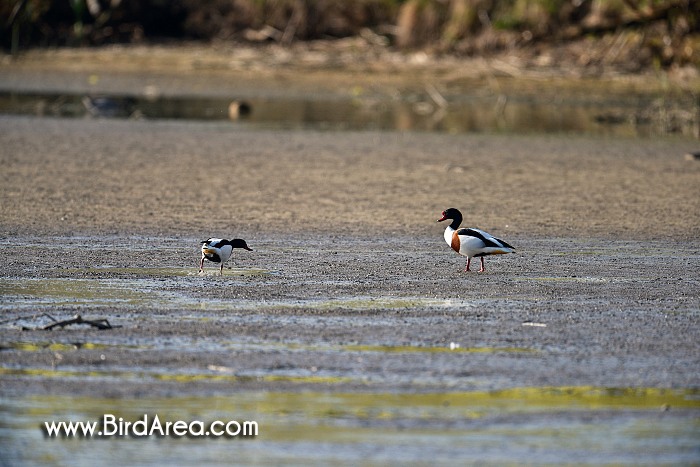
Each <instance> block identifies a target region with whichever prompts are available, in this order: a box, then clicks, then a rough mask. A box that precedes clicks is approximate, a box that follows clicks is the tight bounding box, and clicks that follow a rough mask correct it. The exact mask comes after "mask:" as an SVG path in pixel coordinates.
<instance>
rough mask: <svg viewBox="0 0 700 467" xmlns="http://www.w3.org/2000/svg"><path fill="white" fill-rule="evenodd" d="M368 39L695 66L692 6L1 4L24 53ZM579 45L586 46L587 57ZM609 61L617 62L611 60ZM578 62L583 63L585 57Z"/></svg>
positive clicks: (374, 0) (222, 0)
mask: <svg viewBox="0 0 700 467" xmlns="http://www.w3.org/2000/svg"><path fill="white" fill-rule="evenodd" d="M354 36H363V37H371V38H373V39H372V40H373V41H374V42H375V43H378V44H380V45H387V46H393V47H396V48H399V49H418V48H419V49H423V50H428V51H430V52H435V53H452V54H457V55H487V54H489V53H494V52H501V51H507V50H513V49H526V48H531V49H537V48H538V47H539V48H541V47H547V46H561V45H566V44H577V43H578V44H581V45H580V46H579V49H574V50H573V52H574V53H580V54H581V55H582V56H583V55H585V54H586V53H587V54H588V55H595V48H596V47H598V46H599V44H600V43H601V41H607V42H605V44H607V45H605V48H606V50H605V57H606V58H607V59H608V60H610V61H615V62H616V63H622V62H625V61H627V62H629V63H630V64H631V65H630V66H629V68H630V69H635V68H636V69H639V68H642V67H648V66H654V67H662V68H666V67H670V66H673V65H686V64H691V65H695V66H698V65H700V58H699V56H700V54H699V52H698V49H700V1H699V0H355V1H347V0H3V1H2V2H0V41H1V43H2V46H3V48H4V49H5V50H7V51H10V52H12V53H16V52H18V51H19V50H21V49H24V48H29V47H45V46H88V45H101V44H109V43H141V42H156V41H157V42H162V41H174V40H202V41H215V40H219V41H235V42H243V41H248V42H263V41H275V42H279V43H282V44H290V43H292V42H294V41H307V40H315V39H337V38H344V37H354ZM585 48H588V49H591V50H589V51H588V52H586V50H585ZM613 59H614V60H613ZM582 64H583V65H585V64H586V63H585V58H584V59H583V61H582Z"/></svg>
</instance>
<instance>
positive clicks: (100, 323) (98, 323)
mask: <svg viewBox="0 0 700 467" xmlns="http://www.w3.org/2000/svg"><path fill="white" fill-rule="evenodd" d="M37 316H45V317H47V318H49V319H50V320H51V321H53V323H52V324H49V325H47V326H44V327H42V328H28V327H26V326H22V330H23V331H36V330H37V329H41V330H43V331H50V330H52V329H53V328H63V327H66V326H70V325H71V324H87V325H88V326H92V327H95V328H97V329H100V330H102V329H114V328H120V327H121V326H112V325H111V324H110V322H109V321H107V319H84V318H83V317H82V316H80V315H75V316H73V317H72V318H70V319H65V320H63V321H59V320H57V319H56V318H54V317H53V316H51V315H50V314H48V313H41V314H40V315H32V316H19V317H17V318H12V319H8V320H4V321H1V322H0V324H5V323H9V322H11V321H20V320H25V319H35V318H36V317H37Z"/></svg>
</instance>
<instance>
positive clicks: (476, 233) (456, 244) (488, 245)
mask: <svg viewBox="0 0 700 467" xmlns="http://www.w3.org/2000/svg"><path fill="white" fill-rule="evenodd" d="M447 219H451V220H452V223H451V224H450V225H448V226H447V228H446V229H445V241H446V242H447V244H448V245H450V247H452V249H453V250H454V251H456V252H457V253H459V254H460V255H462V256H466V257H467V267H466V268H464V272H467V271H470V269H469V265H470V264H471V261H472V258H475V257H476V258H479V259H481V269H479V272H484V271H485V270H486V269H485V268H484V256H488V255H505V254H507V253H515V248H513V247H512V246H510V245H508V244H507V243H506V242H504V241H503V240H501V239H500V238H496V237H494V236H493V235H491V234H489V233H487V232H484V231H483V230H479V229H474V228H463V229H460V228H459V224H461V223H462V213H461V212H459V210H458V209H455V208H449V209H445V210H444V211H443V212H442V217H441V218H440V219H438V220H437V221H438V222H442V221H445V220H447Z"/></svg>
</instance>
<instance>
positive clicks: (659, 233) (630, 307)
mask: <svg viewBox="0 0 700 467" xmlns="http://www.w3.org/2000/svg"><path fill="white" fill-rule="evenodd" d="M1 124H2V126H3V130H4V131H3V132H2V134H1V135H0V140H1V142H2V144H1V145H0V147H2V148H3V149H2V165H3V173H2V178H3V183H2V188H1V190H2V199H3V203H2V230H3V240H2V244H1V248H0V251H1V252H2V256H3V261H4V264H5V265H6V267H5V268H4V269H3V271H2V281H3V284H4V286H3V287H4V290H3V296H4V298H3V302H4V308H5V311H4V313H3V326H2V336H3V341H4V342H7V343H13V342H14V343H16V342H27V341H36V342H46V341H51V342H53V341H56V340H57V341H59V342H63V341H64V340H67V341H69V342H73V341H74V340H75V339H78V340H81V339H83V340H84V339H87V340H89V341H90V342H93V343H109V344H110V345H112V344H114V345H116V347H115V348H114V349H112V350H110V352H113V355H114V360H113V359H112V358H109V359H108V360H106V361H100V362H99V365H100V368H101V369H102V370H105V369H108V368H110V364H114V365H118V366H122V365H124V364H125V363H126V364H128V365H129V366H136V367H142V368H151V369H155V368H170V369H171V371H174V372H175V373H179V372H182V371H185V370H186V369H187V371H195V370H196V369H200V370H202V371H205V372H206V371H209V370H207V368H208V367H209V366H211V365H213V366H214V367H224V368H229V364H228V363H227V360H228V359H229V358H230V350H229V349H227V348H226V347H225V346H224V347H222V351H221V353H220V354H219V353H217V351H216V350H215V348H216V344H215V343H216V342H217V340H222V339H223V340H225V341H229V340H234V341H240V342H243V343H248V342H254V343H255V342H257V343H258V344H265V343H270V342H272V343H281V344H284V345H304V346H310V349H311V350H308V351H307V352H305V351H302V352H294V353H292V354H289V355H284V356H281V355H279V354H278V353H276V352H273V353H266V352H263V353H255V354H254V357H253V356H249V357H247V358H246V359H245V360H240V359H236V362H237V363H236V364H235V365H234V366H233V368H234V369H236V371H238V369H239V367H238V365H243V367H245V368H247V367H252V368H267V369H268V370H269V369H270V368H274V367H275V366H276V365H280V364H281V363H280V362H279V359H282V360H284V361H285V363H284V364H283V365H284V366H285V367H286V366H287V365H289V366H290V367H291V368H296V369H298V370H299V371H302V370H303V369H308V368H310V367H314V368H316V370H317V371H320V372H321V373H323V371H324V360H323V358H319V356H318V355H316V354H317V353H318V351H317V350H315V349H314V346H316V345H320V346H321V347H322V348H323V346H334V345H352V346H358V347H357V349H356V350H357V351H361V350H362V349H363V346H367V347H368V348H369V349H375V350H376V348H387V347H388V348H391V347H397V346H398V347H399V348H400V347H401V346H408V347H409V348H414V347H415V348H418V349H421V348H436V347H438V348H447V347H448V346H449V345H450V344H451V343H453V344H456V345H459V346H461V347H462V348H464V347H466V348H481V347H483V348H486V349H495V355H492V354H491V353H486V354H477V355H472V354H469V353H464V354H463V356H468V357H469V361H470V362H471V363H469V365H468V366H467V367H465V362H461V361H458V362H454V363H455V364H449V363H445V364H444V366H443V365H442V364H441V365H439V366H438V367H437V368H436V367H435V365H436V362H434V361H433V359H432V358H431V359H426V358H425V354H423V353H416V352H409V353H408V354H407V355H404V354H403V353H401V352H397V353H390V354H388V355H387V354H382V353H379V354H374V353H373V356H374V357H373V358H381V359H383V358H390V359H393V358H400V359H401V360H402V362H403V363H402V364H405V365H408V367H407V368H405V369H402V370H401V373H403V372H404V371H406V372H408V373H409V374H411V373H415V375H421V374H423V375H425V374H432V372H437V374H438V375H439V376H436V378H434V379H432V378H429V377H427V376H424V379H425V382H424V383H425V384H427V387H430V388H433V389H440V390H443V389H446V388H447V387H450V388H455V387H459V388H461V389H468V388H470V387H472V385H473V384H476V383H474V381H473V379H472V378H471V377H468V376H465V377H464V380H463V381H461V380H460V376H459V375H472V374H473V372H476V373H477V374H480V373H482V372H485V373H487V374H491V375H493V376H492V378H486V379H485V380H483V381H481V380H480V381H481V382H480V383H478V384H477V387H481V386H484V387H487V388H490V389H494V388H501V387H504V386H505V387H511V386H514V385H516V386H517V385H535V386H537V385H552V384H561V385H579V384H591V383H592V382H595V384H596V385H601V386H625V387H626V386H652V387H697V385H698V372H697V371H696V370H697V369H698V352H697V350H698V339H697V337H698V315H697V313H698V297H699V293H700V290H699V288H698V279H697V277H698V272H699V271H700V256H698V247H699V246H700V243H699V242H698V233H699V228H700V225H699V223H698V218H697V213H698V212H700V183H698V181H699V180H700V164H698V163H697V162H696V161H688V160H685V159H684V157H683V154H684V153H685V152H687V151H691V150H692V149H693V146H694V144H695V143H694V142H692V141H685V140H672V139H669V140H654V141H651V140H633V139H629V140H618V139H615V140H606V139H590V138H582V137H575V136H515V135H438V134H411V133H398V132H396V133H381V132H377V133H373V132H358V133H353V132H341V133H337V132H315V131H304V132H293V131H289V132H287V131H274V130H260V129H257V130H256V129H253V130H251V129H244V128H240V127H232V126H231V125H229V124H228V123H217V124H211V123H210V124H204V123H194V122H149V121H136V122H134V121H109V120H54V119H41V118H24V117H2V119H1ZM451 206H454V207H459V208H461V209H462V211H463V213H464V214H465V222H464V224H465V225H469V226H477V227H480V228H482V229H485V230H488V231H490V232H491V233H493V234H494V235H497V236H500V237H502V238H504V239H506V240H507V241H508V242H509V243H512V244H513V245H515V246H516V248H517V253H516V254H513V255H507V256H502V257H498V258H494V259H492V258H487V260H486V266H487V271H486V273H483V274H479V273H475V272H472V273H463V272H461V269H462V268H463V267H464V259H463V258H460V257H458V256H457V255H455V254H454V253H453V252H452V251H451V250H450V249H449V247H448V246H447V245H446V244H445V243H444V241H443V239H442V229H443V228H444V225H443V224H437V223H436V222H435V221H436V219H437V218H438V217H440V212H441V211H442V210H443V209H445V208H447V207H451ZM210 236H216V237H224V238H227V237H240V238H244V239H246V240H247V241H248V242H249V244H250V245H251V246H252V247H253V249H254V250H255V251H254V252H242V253H240V254H236V255H235V256H234V259H233V262H232V263H231V265H233V266H234V267H235V268H238V269H231V270H229V269H225V270H224V272H225V275H224V276H223V277H216V276H214V275H213V273H214V272H215V271H216V269H217V268H216V266H215V265H212V264H209V266H210V267H209V269H208V270H207V273H206V274H205V275H204V276H198V275H197V274H196V272H197V267H196V265H197V262H198V259H199V252H198V243H199V240H203V239H206V238H208V237H210ZM246 271H248V272H246ZM71 281H77V282H75V284H76V285H75V286H73V285H71ZM72 287H73V288H72ZM75 287H77V288H78V289H82V288H86V290H92V292H86V293H82V292H76V291H75V290H74V288H75ZM72 290H73V292H71V291H72ZM130 294H131V295H130ZM72 295H75V297H73V296H72ZM132 295H133V296H132ZM28 297H29V298H28ZM32 297H33V298H32ZM71 297H72V298H71ZM110 297H112V298H113V299H110ZM210 302H211V303H210ZM40 312H46V313H50V314H51V315H52V316H54V318H59V317H64V318H65V317H66V316H68V317H70V316H72V315H73V314H76V313H82V314H83V315H86V318H87V315H90V316H95V317H101V318H107V319H109V320H110V322H111V323H113V324H116V325H120V326H122V327H120V328H118V329H114V330H111V331H107V332H106V331H96V330H90V329H82V330H77V329H76V328H75V327H67V328H66V329H62V330H61V329H56V330H54V331H50V332H47V331H27V330H24V331H22V330H20V328H21V325H24V326H25V327H30V328H31V327H32V326H33V325H32V324H31V323H24V321H23V320H26V319H27V316H28V315H32V316H35V318H34V319H38V320H39V321H38V322H37V323H35V325H36V326H39V325H41V324H50V321H48V318H46V317H41V316H36V315H37V314H39V313H40ZM56 314H58V315H59V316H55V315H56ZM205 317H206V319H205ZM15 318H22V319H21V320H20V321H13V320H14V319H15ZM18 323H19V324H18ZM22 323H24V324H22ZM529 323H535V324H529ZM36 326H35V327H36ZM78 336H80V337H78ZM164 336H177V337H178V339H184V340H185V342H187V344H182V345H178V346H177V347H176V348H175V349H173V348H169V349H167V351H166V350H162V351H158V352H155V353H153V352H149V353H148V354H147V355H146V354H144V353H143V352H141V351H140V349H139V348H136V349H129V348H128V347H126V348H123V347H120V346H121V345H126V344H128V343H134V342H138V343H141V344H144V343H145V342H148V341H149V340H151V339H155V342H162V340H163V339H164V338H165V337H164ZM193 341H196V342H199V343H204V342H206V347H207V348H210V347H214V350H212V351H208V352H206V353H204V354H203V353H201V352H200V351H199V350H198V346H197V345H193V344H192V342H193ZM10 347H12V345H10ZM244 347H245V346H244ZM509 348H514V349H521V350H523V352H516V353H515V354H513V353H512V352H508V351H505V352H503V353H499V352H498V349H509ZM47 352H48V353H49V354H50V353H51V352H49V351H46V352H43V351H42V352H26V351H18V350H16V349H15V350H12V349H9V350H6V351H4V352H3V353H4V362H5V365H6V368H13V369H20V368H21V369H26V368H41V367H45V366H46V365H49V366H51V365H52V364H54V363H52V360H51V359H52V358H53V357H50V355H47ZM100 352H102V350H95V351H89V350H75V351H67V353H66V355H65V356H64V357H63V359H62V360H61V363H60V364H59V366H60V365H63V364H65V363H67V362H68V361H71V362H72V361H73V359H76V361H75V362H73V363H74V364H75V365H77V368H84V369H86V368H90V367H91V366H92V365H94V359H93V358H94V356H92V354H93V353H95V354H97V353H100ZM240 352H244V353H245V354H246V355H248V354H249V352H248V351H247V350H245V348H242V349H241V350H240ZM59 353H60V352H59ZM322 353H323V352H322ZM344 355H345V354H344V353H342V352H340V353H338V352H330V353H328V355H327V358H330V359H332V360H333V363H332V364H331V363H330V362H328V364H329V365H330V366H331V367H332V368H334V369H335V370H334V371H340V373H341V374H343V375H345V373H346V372H350V374H352V375H356V376H357V378H358V380H357V381H354V385H355V386H359V387H364V385H365V381H366V379H367V378H369V380H372V374H373V373H376V376H377V377H379V378H380V379H381V381H382V383H381V385H380V386H382V388H384V389H391V388H392V387H395V385H399V386H401V387H402V388H403V389H407V388H406V387H404V382H405V380H404V379H403V378H398V376H397V375H394V376H397V379H395V378H394V377H393V376H392V371H391V370H387V368H386V367H385V366H384V365H376V364H368V363H367V361H366V360H363V362H364V363H358V360H356V359H354V358H353V359H349V360H347V361H345V358H346V357H344ZM454 355H459V354H454ZM584 356H585V358H584ZM452 357H453V355H450V354H449V353H448V354H445V355H442V354H439V355H437V356H436V357H435V358H452ZM144 358H146V361H143V359H144ZM183 359H184V363H183ZM260 359H262V361H259V360H260ZM533 359H534V361H536V362H538V364H537V365H535V368H536V370H533V371H528V372H523V371H522V368H521V365H530V364H532V360H533ZM244 361H245V363H243V362H244ZM110 362H113V363H110ZM340 362H344V363H340ZM477 362H478V363H477ZM574 362H575V363H574ZM601 362H609V364H603V363H601ZM337 365H341V367H342V368H344V369H342V370H340V369H338V368H337ZM510 365H513V366H512V368H511V367H510ZM346 366H347V367H346ZM471 366H475V368H474V370H469V368H470V367H471ZM476 367H478V369H479V370H478V371H476ZM564 369H565V371H563V370H564ZM689 370H692V371H689ZM269 371H272V370H269ZM11 373H12V372H11ZM443 373H444V374H443ZM6 376H7V375H6ZM28 377H29V378H30V379H31V380H36V379H38V380H41V379H42V378H41V377H37V376H28V375H27V374H22V371H20V372H19V374H13V375H12V376H11V377H5V378H3V380H2V387H3V388H4V389H3V390H4V391H8V390H11V388H12V387H15V388H17V387H21V388H22V390H23V391H26V386H25V384H24V380H25V379H26V378H28ZM416 377H417V376H416ZM452 378H456V380H454V381H453V380H452ZM408 380H409V381H410V380H411V378H408ZM59 381H61V379H60V378H59ZM446 381H449V384H448V383H447V382H446ZM460 381H461V382H460ZM56 383H57V381H55V380H54V379H51V392H56V391H58V392H62V390H61V389H60V388H61V387H63V385H64V384H65V385H67V387H66V389H65V390H66V391H70V392H71V393H72V392H74V391H76V390H78V391H87V392H88V393H93V392H95V391H98V389H93V390H91V389H90V388H91V385H90V384H89V383H87V384H86V382H84V381H80V382H79V387H78V388H76V387H74V384H73V383H71V381H70V380H66V381H61V382H60V384H56ZM141 384H143V382H138V383H133V386H132V385H131V384H123V385H119V388H118V389H113V390H116V391H118V392H120V393H122V392H123V393H126V394H129V393H133V392H134V391H135V390H136V389H135V388H134V386H139V385H141ZM148 384H149V385H153V386H156V387H158V386H159V385H161V384H165V383H162V382H160V381H151V382H149V383H148ZM250 384H256V385H259V384H260V383H259V382H257V381H252V382H250ZM276 384H282V383H270V382H268V383H265V384H264V385H263V386H265V387H267V386H268V385H272V386H273V387H274V386H275V385H276ZM385 385H386V386H387V387H386V388H385V387H384V386H385ZM455 385H456V386H455ZM98 386H99V387H101V385H99V384H98ZM203 386H204V387H199V385H187V386H181V387H178V391H184V392H189V391H194V390H195V388H196V391H203V390H204V391H205V392H207V388H210V389H212V390H213V389H214V388H217V389H221V388H219V387H218V385H217V384H215V383H213V384H212V385H211V386H210V385H208V384H205V385H203ZM31 387H32V389H31V390H32V391H42V389H41V388H42V386H41V385H33V386H31ZM226 387H227V390H229V389H232V388H229V387H228V385H227V386H226ZM244 387H246V384H241V385H235V387H234V388H233V389H240V388H244ZM329 387H330V388H337V387H338V386H336V385H334V384H332V383H329ZM342 387H343V388H345V389H347V387H348V386H347V385H346V384H344V385H342ZM152 389H153V390H155V389H156V388H152ZM43 390H46V388H44V389H43ZM101 390H102V389H99V391H101Z"/></svg>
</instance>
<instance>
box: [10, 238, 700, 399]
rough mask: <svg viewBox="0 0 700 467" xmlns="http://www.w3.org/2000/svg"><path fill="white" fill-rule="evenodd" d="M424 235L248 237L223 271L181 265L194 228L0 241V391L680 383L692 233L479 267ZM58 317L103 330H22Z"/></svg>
mask: <svg viewBox="0 0 700 467" xmlns="http://www.w3.org/2000/svg"><path fill="white" fill-rule="evenodd" d="M435 237H437V238H433V237H418V238H401V237H393V238H390V239H381V240H379V239H374V240H373V239H352V238H350V239H348V238H345V239H337V240H335V241H332V242H329V241H328V240H327V239H325V238H314V237H312V236H306V237H304V238H296V239H294V238H289V237H288V238H287V239H286V240H287V242H286V243H287V248H286V249H283V250H282V251H276V248H275V238H272V237H268V238H264V237H263V238H257V239H256V241H255V243H253V244H254V245H255V246H256V248H255V250H256V251H254V252H251V253H248V252H246V254H245V255H243V254H240V255H238V256H237V257H236V258H235V267H234V268H232V269H225V270H224V276H223V277H220V276H218V275H217V274H216V273H217V272H218V271H217V268H216V267H215V266H214V267H212V266H213V265H211V264H210V267H209V268H207V269H205V274H204V275H199V274H197V268H196V265H195V264H194V263H196V260H197V251H196V245H197V242H196V239H195V238H192V239H188V240H173V241H170V242H167V244H165V245H164V244H160V245H159V244H158V242H159V241H160V240H159V239H157V238H145V237H144V238H138V239H131V240H124V239H121V240H116V239H115V242H118V243H119V245H118V246H116V247H115V246H113V245H112V243H111V242H110V240H109V239H108V238H85V239H76V238H65V237H64V238H60V237H59V238H39V239H35V240H34V241H33V242H29V243H25V244H24V245H22V246H18V245H15V244H14V242H11V241H8V240H4V241H3V242H2V245H1V248H0V251H2V252H3V255H4V256H5V261H6V262H14V266H13V269H14V271H15V273H14V274H8V273H9V272H10V271H8V270H6V271H5V272H4V273H3V277H1V278H0V290H1V291H2V295H3V305H2V307H3V320H2V336H3V350H2V354H3V370H2V371H3V373H4V377H3V387H4V388H5V390H6V391H9V392H14V390H18V391H21V392H22V393H26V391H27V388H26V386H25V383H26V382H27V381H32V382H33V383H35V384H32V386H31V387H32V392H35V391H36V392H38V393H42V392H44V391H47V390H49V389H48V388H47V387H45V386H43V384H42V383H41V382H42V381H43V382H45V383H46V384H49V385H50V392H52V393H56V392H57V391H58V392H68V393H71V394H75V393H76V392H80V393H85V394H86V395H95V393H99V394H103V392H104V391H105V389H106V388H105V386H104V384H103V383H104V380H105V379H113V378H118V379H120V381H122V383H123V384H119V385H118V386H115V387H111V386H110V387H109V388H108V389H107V391H108V392H109V393H111V394H112V395H114V396H134V395H135V394H138V393H140V392H142V391H147V392H148V393H149V394H168V393H171V392H172V391H175V392H176V393H181V392H185V393H195V394H201V393H221V392H222V391H223V392H230V391H241V390H246V389H253V388H256V389H262V388H266V389H271V388H276V387H284V388H287V389H289V388H293V387H298V388H308V387H317V386H319V385H320V386H321V387H323V389H324V390H331V391H346V390H349V389H352V390H360V391H396V390H400V391H405V390H410V391H418V392H426V391H427V392H429V391H471V390H499V389H506V388H513V387H530V386H579V385H594V386H600V387H659V388H696V387H697V386H698V374H697V372H695V371H688V370H689V369H693V368H695V369H697V368H698V363H699V362H698V352H697V350H698V343H697V342H698V339H697V334H698V279H697V277H696V276H697V274H694V273H692V272H693V271H698V270H699V268H700V264H699V263H700V258H699V257H698V245H697V244H694V243H692V242H691V243H684V244H679V243H673V242H663V243H661V242H641V241H636V242H631V241H626V242H620V241H614V240H609V241H605V242H603V241H594V240H583V239H529V238H525V237H522V238H521V237H517V236H516V237H514V239H513V241H514V243H515V244H516V245H518V247H519V248H518V253H517V254H515V255H510V256H508V257H499V258H497V259H493V260H487V263H486V264H487V268H488V269H487V271H486V273H482V274H479V273H475V272H473V273H463V272H460V270H461V268H462V267H463V260H462V259H461V258H459V257H457V256H456V255H454V254H452V252H451V251H449V249H448V248H447V246H446V245H442V244H441V242H440V240H441V239H440V238H439V232H436V236H435ZM86 244H89V245H90V246H91V248H92V250H93V251H99V253H98V254H95V253H87V254H82V253H81V249H82V248H84V245H86ZM144 244H148V245H150V247H149V248H148V250H147V251H143V248H142V246H143V245H144ZM28 250H34V251H37V252H41V253H40V255H38V256H40V257H41V260H40V262H39V264H36V259H34V258H27V257H26V252H27V251H28ZM401 250H405V251H404V252H401ZM406 251H410V253H407V252H406ZM154 256H156V257H159V258H160V263H161V266H160V267H154V266H153V260H152V258H153V257H154ZM19 257H23V259H20V261H19V263H20V264H17V263H18V262H17V260H16V259H15V260H14V261H13V258H19ZM98 258H99V262H100V263H101V264H99V265H94V264H90V265H88V264H86V263H94V262H95V261H96V260H97V259H98ZM188 263H189V265H188ZM81 264H82V265H83V266H82V267H81ZM673 271H677V273H676V274H673V273H672V272H673ZM75 314H80V315H81V316H83V318H85V319H97V318H105V319H108V320H109V322H110V324H111V325H113V326H119V327H115V329H110V330H97V329H92V328H90V327H89V326H86V325H72V326H68V327H65V328H64V329H59V328H56V329H53V330H50V331H45V330H40V329H39V328H41V327H44V326H47V325H50V324H52V322H53V321H52V318H54V319H57V320H61V319H68V318H70V317H72V316H73V315H75ZM185 381H188V384H186V385H183V384H181V383H183V382H185ZM127 382H129V383H128V384H127ZM13 387H14V390H13V389H12V388H13ZM60 388H63V389H62V390H60V391H59V389H60Z"/></svg>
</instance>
